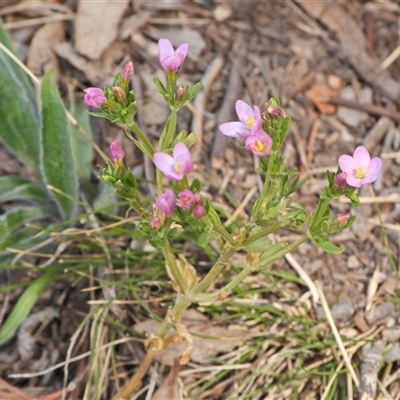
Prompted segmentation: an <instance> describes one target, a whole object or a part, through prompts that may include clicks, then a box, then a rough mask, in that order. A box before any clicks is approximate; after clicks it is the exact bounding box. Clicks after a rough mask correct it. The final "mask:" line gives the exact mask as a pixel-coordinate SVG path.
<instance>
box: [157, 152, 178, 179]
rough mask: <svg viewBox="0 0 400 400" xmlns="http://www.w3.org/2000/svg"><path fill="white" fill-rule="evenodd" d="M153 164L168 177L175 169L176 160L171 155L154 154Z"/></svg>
mask: <svg viewBox="0 0 400 400" xmlns="http://www.w3.org/2000/svg"><path fill="white" fill-rule="evenodd" d="M153 162H154V164H155V165H156V167H157V168H158V169H159V170H160V171H162V172H163V173H164V174H165V175H166V176H167V173H170V171H171V170H174V168H175V160H174V159H173V158H172V157H171V156H170V155H168V154H165V153H162V152H156V153H154V156H153Z"/></svg>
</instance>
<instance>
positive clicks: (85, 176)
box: [68, 101, 93, 182]
mask: <svg viewBox="0 0 400 400" xmlns="http://www.w3.org/2000/svg"><path fill="white" fill-rule="evenodd" d="M74 106H75V109H74V112H73V114H74V117H75V118H76V120H77V121H78V123H79V125H80V126H81V127H82V128H83V130H84V131H85V132H86V133H87V134H88V135H89V137H90V138H92V130H91V127H90V119H89V115H88V113H87V111H86V107H85V105H84V104H83V102H82V101H77V102H76V103H75V104H74ZM68 126H69V129H70V136H71V145H72V154H73V156H74V159H75V164H76V167H77V170H78V176H79V179H80V180H82V181H84V182H87V181H89V179H90V175H91V173H92V160H93V146H92V144H91V143H90V142H89V141H88V139H86V138H85V137H84V136H83V135H82V134H81V133H80V132H79V131H78V129H76V128H75V127H74V126H73V125H72V123H70V122H69V124H68Z"/></svg>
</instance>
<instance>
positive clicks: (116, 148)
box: [110, 141, 124, 161]
mask: <svg viewBox="0 0 400 400" xmlns="http://www.w3.org/2000/svg"><path fill="white" fill-rule="evenodd" d="M110 153H111V158H112V159H113V160H114V161H122V159H123V158H124V152H123V151H122V149H121V146H120V145H119V143H118V142H117V141H114V142H111V144H110Z"/></svg>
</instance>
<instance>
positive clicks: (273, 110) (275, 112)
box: [266, 105, 283, 118]
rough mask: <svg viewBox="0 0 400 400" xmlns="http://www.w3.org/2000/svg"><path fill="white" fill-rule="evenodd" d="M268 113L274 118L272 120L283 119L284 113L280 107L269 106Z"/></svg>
mask: <svg viewBox="0 0 400 400" xmlns="http://www.w3.org/2000/svg"><path fill="white" fill-rule="evenodd" d="M266 112H267V113H268V114H269V115H270V116H271V117H272V118H282V117H283V111H282V109H280V108H279V107H276V106H271V105H268V106H267V109H266Z"/></svg>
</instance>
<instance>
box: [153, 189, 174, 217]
mask: <svg viewBox="0 0 400 400" xmlns="http://www.w3.org/2000/svg"><path fill="white" fill-rule="evenodd" d="M175 207H176V199H175V194H174V192H173V191H172V190H171V189H166V190H165V191H164V192H163V193H161V194H160V195H159V196H158V197H157V200H156V208H157V209H158V210H160V211H162V212H163V213H164V214H165V215H166V216H167V217H170V216H171V215H172V213H173V212H174V210H175Z"/></svg>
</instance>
